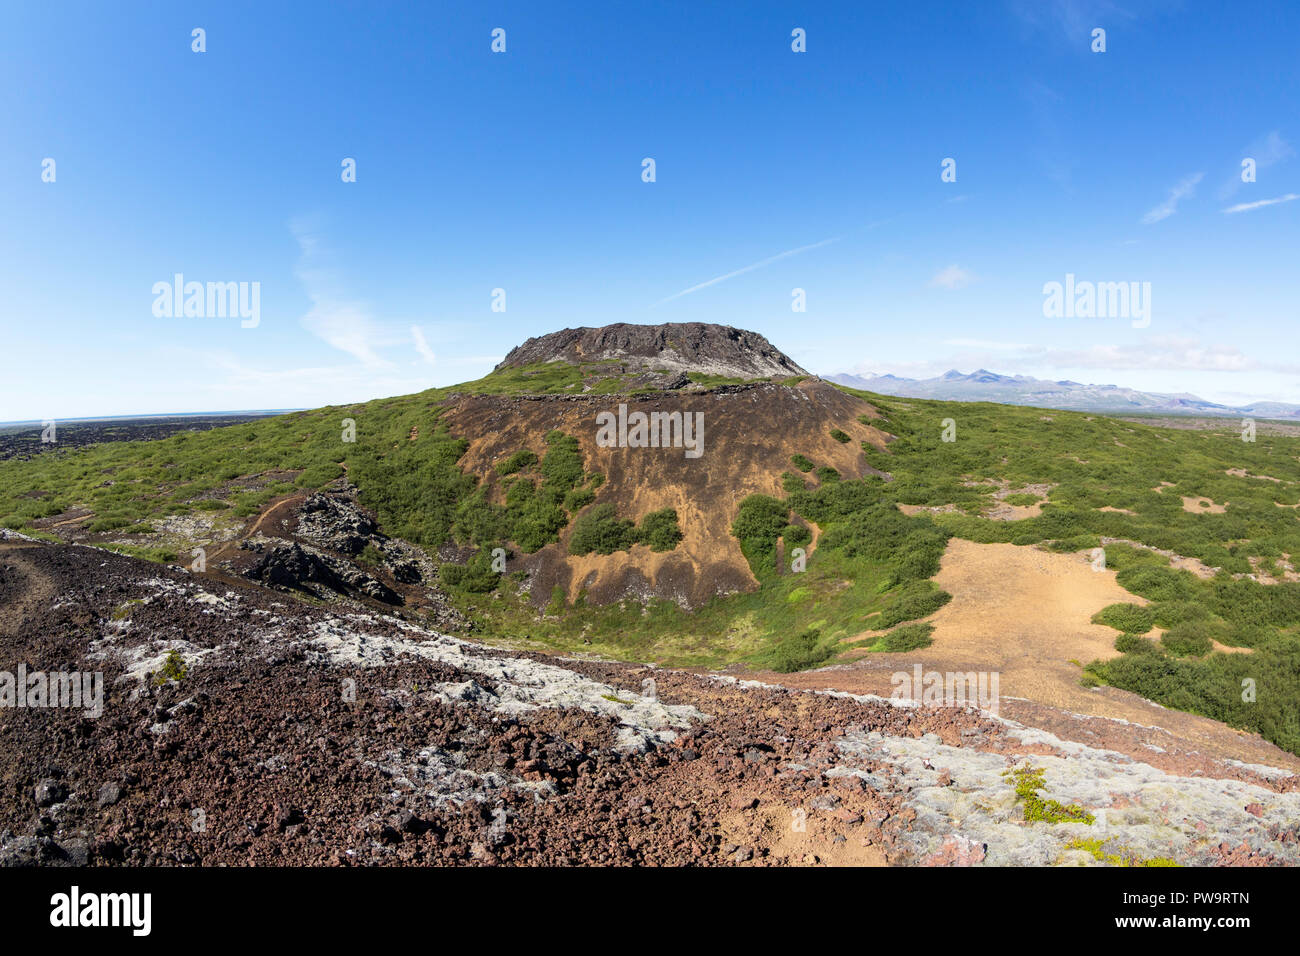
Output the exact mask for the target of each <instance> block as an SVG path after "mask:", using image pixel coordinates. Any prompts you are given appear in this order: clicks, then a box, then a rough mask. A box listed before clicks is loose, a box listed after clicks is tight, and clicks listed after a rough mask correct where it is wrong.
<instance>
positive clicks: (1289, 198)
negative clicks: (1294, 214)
mask: <svg viewBox="0 0 1300 956" xmlns="http://www.w3.org/2000/svg"><path fill="white" fill-rule="evenodd" d="M1297 199H1300V193H1287V194H1286V195H1285V196H1277V197H1276V198H1274V199H1257V200H1255V201H1254V202H1239V203H1237V205H1235V206H1229V207H1228V208H1227V209H1225V210H1223V211H1224V212H1225V213H1227V214H1232V213H1235V212H1249V211H1250V210H1252V209H1263V208H1264V207H1265V206H1276V205H1277V204H1278V203H1282V202H1294V201H1295V200H1297Z"/></svg>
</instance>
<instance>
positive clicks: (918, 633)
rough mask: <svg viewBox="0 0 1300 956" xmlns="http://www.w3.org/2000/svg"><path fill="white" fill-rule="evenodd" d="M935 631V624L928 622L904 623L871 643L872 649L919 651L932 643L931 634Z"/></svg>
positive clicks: (892, 651)
mask: <svg viewBox="0 0 1300 956" xmlns="http://www.w3.org/2000/svg"><path fill="white" fill-rule="evenodd" d="M933 632H934V625H933V624H927V623H924V622H918V623H916V624H904V625H903V626H902V627H896V628H894V629H893V630H892V631H887V632H886V633H885V634H884V635H883V636H882V637H881V638H880V639H879V640H877V641H876V642H875V643H874V644H872V645H871V650H873V651H886V652H891V653H900V652H903V651H919V650H920V649H921V648H923V647H929V646H930V644H931V643H932V641H931V639H930V635H931V633H933Z"/></svg>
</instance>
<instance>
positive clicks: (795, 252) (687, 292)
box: [655, 236, 840, 305]
mask: <svg viewBox="0 0 1300 956" xmlns="http://www.w3.org/2000/svg"><path fill="white" fill-rule="evenodd" d="M839 240H840V237H839V236H836V237H835V238H833V239H823V240H822V241H821V242H814V243H812V244H811V245H807V246H799V247H798V248H796V249H787V250H786V251H785V252H778V253H777V254H776V255H774V256H768V257H767V258H766V259H760V260H759V261H758V262H754V263H751V264H750V265H747V266H744V267H743V268H740V269H736V270H735V271H733V272H727V273H724V274H723V275H720V276H714V277H713V278H712V279H709V280H707V281H705V282H701V283H700V284H699V285H693V286H691V287H690V288H689V289H683V290H682V291H681V292H674V293H673V294H672V295H670V296H668V297H666V298H663V299H660V300H659V301H658V302H656V303H655V305H663V304H664V303H665V302H671V301H672V300H673V299H680V298H681V297H682V296H684V295H690V294H691V293H692V292H699V291H700V290H701V289H707V288H708V287H709V286H711V285H717V284H718V283H719V282H726V281H727V280H728V279H734V278H735V277H736V276H739V275H744V274H745V273H746V272H753V271H754V270H755V269H761V268H763V266H766V265H771V264H772V263H773V262H776V261H778V260H780V259H788V258H790V257H791V256H797V255H799V254H800V253H801V252H809V251H811V250H813V249H820V248H821V247H822V246H828V245H830V244H831V243H832V242H839Z"/></svg>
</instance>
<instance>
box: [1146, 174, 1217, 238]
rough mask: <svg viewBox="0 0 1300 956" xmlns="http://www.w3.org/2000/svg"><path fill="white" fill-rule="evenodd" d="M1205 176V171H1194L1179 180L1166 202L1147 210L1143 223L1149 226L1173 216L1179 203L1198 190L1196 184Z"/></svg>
mask: <svg viewBox="0 0 1300 956" xmlns="http://www.w3.org/2000/svg"><path fill="white" fill-rule="evenodd" d="M1204 178H1205V174H1204V173H1192V175H1190V176H1187V177H1184V178H1183V179H1181V180H1179V182H1178V184H1177V185H1176V186H1174V188H1173V189H1171V190H1169V196H1168V198H1167V199H1165V201H1164V202H1162V203H1161V204H1160V205H1158V206H1156V207H1154V208H1152V209H1149V210H1147V213H1146V215H1144V216H1143V217H1142V225H1144V226H1149V225H1151V224H1152V223H1156V222H1160V220H1162V219H1168V218H1169V217H1170V216H1172V215H1173V214H1174V213H1175V212H1177V211H1178V203H1179V202H1181V201H1182V200H1184V199H1186V198H1187V197H1188V196H1190V195H1192V194H1193V193H1194V192H1196V184H1197V183H1199V182H1200V181H1201V180H1202V179H1204Z"/></svg>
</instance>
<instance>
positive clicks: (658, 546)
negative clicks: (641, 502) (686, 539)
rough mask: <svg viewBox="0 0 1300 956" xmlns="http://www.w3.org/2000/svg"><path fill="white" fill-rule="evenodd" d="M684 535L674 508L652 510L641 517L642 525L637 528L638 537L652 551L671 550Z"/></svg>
mask: <svg viewBox="0 0 1300 956" xmlns="http://www.w3.org/2000/svg"><path fill="white" fill-rule="evenodd" d="M682 537H683V535H682V531H681V529H680V528H679V527H678V526H677V512H676V511H675V510H674V509H672V508H664V509H662V510H660V511H652V512H650V513H649V514H648V515H646V516H645V517H644V518H642V519H641V526H640V528H638V529H637V539H638V540H639V541H640V542H641V543H642V544H645V545H646V546H648V547H649V548H650V550H651V551H671V550H673V549H674V548H675V547H677V545H678V543H679V542H680V541H681V540H682Z"/></svg>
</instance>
